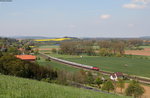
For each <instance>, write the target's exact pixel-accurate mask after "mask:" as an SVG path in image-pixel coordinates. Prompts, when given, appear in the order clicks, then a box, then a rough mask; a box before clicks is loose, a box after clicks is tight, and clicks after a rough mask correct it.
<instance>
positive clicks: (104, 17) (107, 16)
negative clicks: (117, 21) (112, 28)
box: [100, 14, 111, 19]
mask: <svg viewBox="0 0 150 98" xmlns="http://www.w3.org/2000/svg"><path fill="white" fill-rule="evenodd" d="M110 17H111V15H109V14H103V15H101V16H100V18H101V19H109V18H110Z"/></svg>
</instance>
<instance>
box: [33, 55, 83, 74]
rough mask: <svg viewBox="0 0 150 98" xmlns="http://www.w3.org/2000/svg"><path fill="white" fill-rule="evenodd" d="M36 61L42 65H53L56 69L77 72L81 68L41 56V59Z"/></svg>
mask: <svg viewBox="0 0 150 98" xmlns="http://www.w3.org/2000/svg"><path fill="white" fill-rule="evenodd" d="M36 62H37V63H38V64H39V65H41V66H51V67H52V68H54V69H59V70H66V71H69V72H77V71H79V70H80V69H79V68H75V67H71V66H67V65H64V64H61V63H58V62H55V61H45V59H43V58H42V57H40V60H37V61H36Z"/></svg>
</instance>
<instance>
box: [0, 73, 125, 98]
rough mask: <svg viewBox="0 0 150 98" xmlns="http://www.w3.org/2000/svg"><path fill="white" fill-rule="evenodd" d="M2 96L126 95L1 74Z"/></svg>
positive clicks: (89, 97) (113, 97)
mask: <svg viewBox="0 0 150 98" xmlns="http://www.w3.org/2000/svg"><path fill="white" fill-rule="evenodd" d="M0 98H125V96H117V95H110V94H104V93H100V92H94V91H90V90H85V89H79V88H74V87H69V86H62V85H57V84H50V83H46V82H40V81H36V80H29V79H22V78H17V77H12V76H4V75H0Z"/></svg>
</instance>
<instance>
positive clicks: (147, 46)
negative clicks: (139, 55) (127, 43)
mask: <svg viewBox="0 0 150 98" xmlns="http://www.w3.org/2000/svg"><path fill="white" fill-rule="evenodd" d="M140 48H150V46H140Z"/></svg>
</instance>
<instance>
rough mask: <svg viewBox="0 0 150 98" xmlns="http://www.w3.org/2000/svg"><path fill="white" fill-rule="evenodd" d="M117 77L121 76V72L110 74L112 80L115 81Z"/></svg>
mask: <svg viewBox="0 0 150 98" xmlns="http://www.w3.org/2000/svg"><path fill="white" fill-rule="evenodd" d="M118 78H123V73H121V72H115V73H113V74H111V75H110V79H111V80H113V81H117V80H118Z"/></svg>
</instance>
